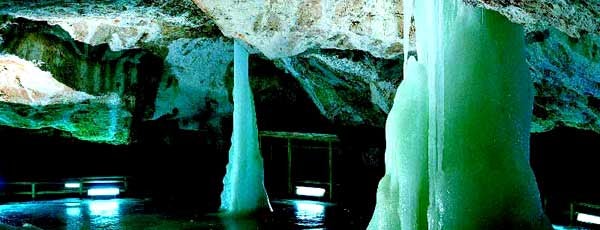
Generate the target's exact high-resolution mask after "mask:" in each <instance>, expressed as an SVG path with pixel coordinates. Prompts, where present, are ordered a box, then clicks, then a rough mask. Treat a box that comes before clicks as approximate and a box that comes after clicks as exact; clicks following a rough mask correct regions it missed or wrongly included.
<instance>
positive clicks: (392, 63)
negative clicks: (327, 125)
mask: <svg viewBox="0 0 600 230" xmlns="http://www.w3.org/2000/svg"><path fill="white" fill-rule="evenodd" d="M276 62H277V64H278V66H279V67H280V68H283V69H285V70H286V71H287V72H288V73H289V74H291V75H292V76H294V77H295V78H296V79H297V80H298V81H299V82H300V85H302V87H303V88H304V90H305V91H306V92H307V93H308V96H309V97H310V98H311V99H312V100H313V102H314V103H315V105H316V106H317V108H318V109H319V111H321V114H322V115H324V116H325V117H326V118H328V119H329V120H331V121H334V122H336V123H338V124H344V125H367V126H378V127H383V125H384V123H385V117H386V114H387V113H388V112H389V110H390V108H391V104H392V101H393V97H394V87H395V86H396V85H397V84H398V83H399V82H400V80H401V79H402V70H401V69H402V66H401V65H400V61H399V60H397V59H396V60H384V59H378V58H375V57H372V56H371V55H369V54H366V53H362V52H348V51H346V52H340V51H323V52H320V53H308V54H303V55H299V56H296V57H290V58H283V59H279V60H277V61H276Z"/></svg>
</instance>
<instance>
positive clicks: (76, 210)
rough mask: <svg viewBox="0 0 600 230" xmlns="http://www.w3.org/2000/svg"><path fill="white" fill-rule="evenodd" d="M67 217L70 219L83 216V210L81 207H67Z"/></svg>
mask: <svg viewBox="0 0 600 230" xmlns="http://www.w3.org/2000/svg"><path fill="white" fill-rule="evenodd" d="M66 211H67V216H70V217H79V216H81V208H80V207H67V209H66Z"/></svg>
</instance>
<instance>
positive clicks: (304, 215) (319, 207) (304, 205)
mask: <svg viewBox="0 0 600 230" xmlns="http://www.w3.org/2000/svg"><path fill="white" fill-rule="evenodd" d="M294 208H295V209H296V210H295V214H296V219H297V221H298V222H297V223H298V225H300V226H303V227H318V226H322V225H324V223H325V204H324V203H321V202H316V201H307V200H297V201H294Z"/></svg>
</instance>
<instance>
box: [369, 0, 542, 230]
mask: <svg viewBox="0 0 600 230" xmlns="http://www.w3.org/2000/svg"><path fill="white" fill-rule="evenodd" d="M404 4H405V6H404V10H405V13H404V19H405V20H406V21H405V28H409V27H410V26H411V18H412V17H414V23H415V24H414V26H415V28H416V51H417V55H418V61H417V60H416V59H415V58H414V57H410V58H408V57H407V58H405V60H406V62H405V63H404V66H405V68H404V71H405V72H404V76H405V80H404V81H403V82H402V84H401V85H400V86H399V88H398V91H397V93H396V94H397V95H396V98H395V101H394V106H393V108H392V111H391V112H390V114H389V116H388V119H387V123H386V142H387V149H386V153H385V154H386V158H385V161H386V174H385V176H384V177H383V179H382V180H381V181H380V183H379V187H378V191H377V204H376V208H375V212H374V215H373V217H372V219H371V222H370V224H369V227H368V229H403V230H404V229H545V228H549V227H550V226H549V225H548V222H547V221H546V218H545V216H544V214H543V212H542V208H541V204H540V201H539V192H538V189H537V186H536V182H535V178H534V175H533V172H532V170H531V168H530V166H529V129H530V122H531V113H532V103H533V94H532V81H531V78H530V77H529V75H528V69H527V65H526V63H525V44H524V40H523V31H522V28H521V27H520V26H517V25H515V24H512V23H510V22H509V21H508V20H507V19H506V18H504V17H502V16H500V15H499V14H497V13H495V12H491V11H487V10H483V9H478V8H473V7H470V6H466V5H465V4H464V3H463V1H462V0H447V1H437V0H424V1H405V3H404ZM406 31H408V30H406ZM410 40H411V39H410V38H409V34H408V32H405V41H404V43H405V49H406V50H408V49H409V47H410V44H409V41H410ZM407 54H408V52H407V51H405V56H408V55H407Z"/></svg>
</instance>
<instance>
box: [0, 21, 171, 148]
mask: <svg viewBox="0 0 600 230" xmlns="http://www.w3.org/2000/svg"><path fill="white" fill-rule="evenodd" d="M0 25H2V26H0V34H2V36H3V38H4V42H3V43H2V44H0V52H2V53H8V54H13V55H16V56H18V57H20V58H22V59H25V60H31V61H35V62H39V63H40V66H39V67H40V69H42V70H44V71H46V72H48V73H49V74H51V75H52V77H53V78H54V79H56V81H58V82H60V83H61V84H64V85H65V87H68V88H69V89H72V90H74V91H78V92H81V93H85V94H87V95H90V97H92V99H90V100H79V101H73V100H68V101H64V102H65V103H51V104H48V103H43V101H44V100H43V98H39V97H38V98H34V99H33V100H32V103H29V104H37V105H36V106H25V105H23V104H15V103H5V104H3V106H2V108H1V109H0V111H1V112H2V113H3V115H5V116H6V117H5V119H8V120H10V122H7V123H8V125H10V126H13V127H23V128H30V129H42V128H45V127H53V128H56V129H59V130H63V131H66V133H71V135H72V136H74V137H76V138H79V139H83V140H89V141H95V142H105V143H112V144H127V143H129V142H130V141H131V140H132V138H131V132H130V131H131V127H132V125H134V124H136V122H138V121H139V120H140V119H139V118H134V117H140V118H141V117H142V116H143V115H144V110H145V109H146V108H147V107H148V104H149V101H151V102H152V104H151V105H153V100H154V98H153V94H152V93H151V92H152V91H154V92H156V88H157V85H158V79H159V77H160V73H154V72H156V71H155V70H156V69H158V71H160V66H161V65H160V64H162V63H161V62H158V64H159V65H158V66H157V65H156V64H155V63H154V62H156V59H158V58H157V57H155V56H153V55H152V54H149V53H148V52H144V51H141V50H128V51H118V52H115V51H111V50H110V48H109V47H108V45H106V44H105V45H99V46H90V45H88V44H84V43H81V42H77V41H73V40H72V39H71V38H70V36H69V35H68V33H67V32H66V31H64V30H62V29H61V27H58V26H49V25H47V24H45V23H39V22H35V21H29V20H25V19H14V18H12V17H1V18H0ZM157 74H158V75H157ZM46 85H47V84H46ZM53 98H56V99H59V98H60V97H53ZM67 102H68V103H67ZM38 105H39V106H38ZM40 106H41V107H40Z"/></svg>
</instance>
